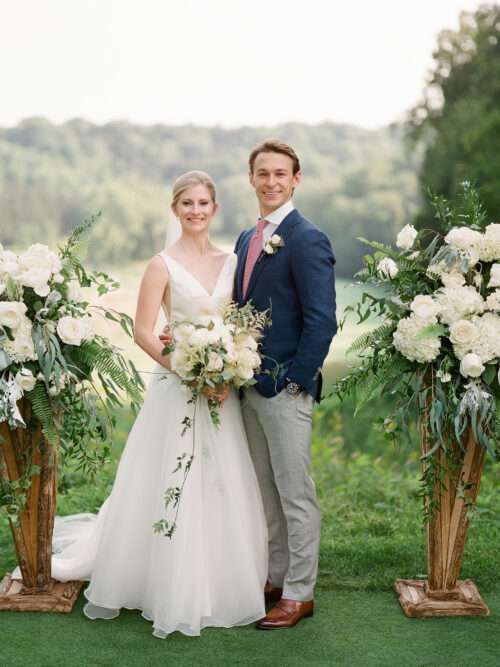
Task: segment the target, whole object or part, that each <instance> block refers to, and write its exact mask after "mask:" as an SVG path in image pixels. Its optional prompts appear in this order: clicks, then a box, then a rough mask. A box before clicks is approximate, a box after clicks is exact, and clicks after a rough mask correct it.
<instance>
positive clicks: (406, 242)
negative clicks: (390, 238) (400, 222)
mask: <svg viewBox="0 0 500 667" xmlns="http://www.w3.org/2000/svg"><path fill="white" fill-rule="evenodd" d="M416 238H417V230H416V229H415V227H414V226H413V225H405V226H404V227H403V229H402V230H401V231H400V232H399V234H398V236H397V238H396V246H397V247H398V248H401V250H409V249H410V248H411V247H412V246H413V244H414V243H415V239H416Z"/></svg>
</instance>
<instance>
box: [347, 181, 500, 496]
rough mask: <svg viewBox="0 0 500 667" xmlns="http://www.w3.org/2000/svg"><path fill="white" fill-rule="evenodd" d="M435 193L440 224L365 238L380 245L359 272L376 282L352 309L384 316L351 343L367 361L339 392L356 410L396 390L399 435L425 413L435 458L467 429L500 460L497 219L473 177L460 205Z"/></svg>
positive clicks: (391, 434)
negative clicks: (381, 239)
mask: <svg viewBox="0 0 500 667" xmlns="http://www.w3.org/2000/svg"><path fill="white" fill-rule="evenodd" d="M431 201H432V204H433V207H434V211H435V216H436V219H437V222H438V230H437V231H434V230H426V229H422V230H419V231H417V230H416V229H415V228H414V227H413V226H412V225H406V226H405V227H404V228H403V229H402V230H401V231H400V233H399V234H398V236H397V240H396V248H392V247H390V246H386V245H383V244H380V243H373V242H370V241H366V240H365V239H360V240H361V241H363V242H364V243H366V244H368V245H369V246H370V247H372V248H374V249H375V253H374V254H372V255H368V256H366V257H365V258H364V268H363V269H362V270H361V271H360V272H359V273H358V274H356V278H357V279H359V281H360V282H361V283H363V284H369V285H373V286H375V287H376V288H377V289H375V290H374V291H372V292H370V293H364V294H363V296H362V298H361V300H360V302H359V303H357V304H356V305H354V306H350V307H349V308H348V311H350V313H353V312H355V313H357V315H358V318H359V321H360V322H362V321H366V320H367V319H368V318H369V317H370V316H376V317H379V318H382V322H381V323H380V324H379V325H378V326H377V327H376V328H374V329H373V330H372V331H370V332H369V333H367V334H365V335H363V336H361V337H359V338H358V339H357V340H355V341H354V343H353V344H352V345H351V348H350V350H349V351H350V352H353V353H356V354H357V355H359V357H360V362H359V364H358V365H357V366H356V367H355V368H354V369H353V370H352V372H351V373H350V374H349V375H347V376H346V377H344V378H343V379H341V380H340V381H339V382H338V383H337V385H336V388H335V390H336V391H337V392H338V393H339V395H340V397H341V398H343V397H345V396H347V395H351V396H353V397H354V399H355V402H356V405H357V410H359V409H360V408H361V407H362V406H363V405H364V404H365V403H366V402H367V401H369V400H370V399H372V398H374V397H375V396H377V395H386V396H390V397H392V398H393V400H394V412H393V413H392V414H391V415H389V416H386V417H385V418H383V417H382V418H381V422H382V423H381V425H382V427H383V429H384V432H385V433H386V435H387V436H388V438H389V439H392V440H395V439H396V437H397V436H398V435H399V434H400V433H402V432H405V431H406V432H408V427H409V423H410V420H412V419H414V418H415V417H418V418H419V419H420V420H421V423H423V426H424V427H425V429H426V432H427V433H428V436H429V437H430V439H431V443H432V447H431V449H430V451H429V452H428V454H427V458H428V459H430V457H432V455H433V454H434V453H435V452H436V451H437V450H438V449H441V450H442V451H443V452H444V454H445V455H446V456H447V457H448V458H449V459H450V460H452V459H453V457H454V456H455V454H454V453H455V452H456V448H457V446H458V448H459V450H460V449H461V448H463V441H464V435H465V433H466V431H467V429H468V428H471V429H472V431H473V433H474V436H475V437H476V439H477V441H478V442H479V443H480V444H481V445H482V446H483V447H485V449H487V450H488V451H489V453H490V454H491V455H492V456H493V457H494V458H497V457H498V454H499V448H498V442H499V440H500V408H499V406H500V368H499V361H500V224H495V223H490V222H489V221H488V220H487V218H486V215H485V212H484V210H483V207H482V205H481V202H480V201H479V198H478V195H477V192H476V190H475V189H474V187H472V186H471V184H470V183H467V182H465V183H463V184H462V190H461V196H460V199H459V204H458V205H457V206H455V207H451V206H450V205H449V203H448V202H447V201H446V200H445V199H444V198H442V197H439V196H434V195H431ZM431 469H432V466H429V470H431ZM431 477H432V475H431V476H430V477H429V478H428V479H427V480H425V479H424V484H425V485H426V486H428V488H430V486H431V485H432V484H433V483H434V480H433V479H431ZM427 490H428V489H427Z"/></svg>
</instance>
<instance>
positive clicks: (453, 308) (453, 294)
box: [436, 285, 485, 324]
mask: <svg viewBox="0 0 500 667" xmlns="http://www.w3.org/2000/svg"><path fill="white" fill-rule="evenodd" d="M436 299H437V301H438V303H439V305H440V306H441V311H440V314H439V317H440V319H441V321H442V322H444V324H452V323H453V322H456V321H457V320H461V319H463V318H464V317H466V316H467V315H475V314H478V313H482V312H483V311H484V308H485V302H484V299H483V298H482V296H481V295H480V294H479V292H478V291H477V290H476V289H475V287H472V286H470V285H466V286H463V287H454V288H452V287H443V288H442V289H440V290H438V291H437V292H436Z"/></svg>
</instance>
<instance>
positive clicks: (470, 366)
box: [460, 352, 484, 378]
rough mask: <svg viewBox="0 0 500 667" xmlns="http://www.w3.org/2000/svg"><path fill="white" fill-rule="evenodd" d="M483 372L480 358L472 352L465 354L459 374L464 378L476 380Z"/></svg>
mask: <svg viewBox="0 0 500 667" xmlns="http://www.w3.org/2000/svg"><path fill="white" fill-rule="evenodd" d="M483 371H484V366H483V363H482V361H481V357H479V356H478V355H477V354H474V353H473V352H471V353H469V354H466V355H465V357H464V358H463V359H462V361H461V362H460V373H461V374H462V375H463V376H464V377H472V378H478V377H479V376H480V375H481V374H482V372H483Z"/></svg>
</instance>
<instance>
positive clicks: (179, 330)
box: [173, 324, 195, 343]
mask: <svg viewBox="0 0 500 667" xmlns="http://www.w3.org/2000/svg"><path fill="white" fill-rule="evenodd" d="M194 331H195V328H194V326H193V325H192V324H179V325H178V326H176V327H175V328H174V332H173V337H174V340H176V341H177V342H179V343H182V342H187V341H188V340H189V337H190V336H191V334H192V333H193V332H194Z"/></svg>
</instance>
